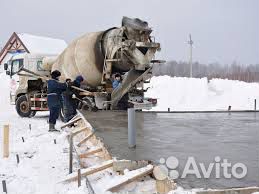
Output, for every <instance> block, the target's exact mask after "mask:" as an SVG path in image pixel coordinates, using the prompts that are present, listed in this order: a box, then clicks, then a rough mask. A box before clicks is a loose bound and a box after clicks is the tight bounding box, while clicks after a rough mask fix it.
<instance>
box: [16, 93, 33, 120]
mask: <svg viewBox="0 0 259 194" xmlns="http://www.w3.org/2000/svg"><path fill="white" fill-rule="evenodd" d="M16 112H17V113H18V115H20V116H21V117H30V116H31V114H33V113H32V111H31V106H30V103H29V102H28V100H27V97H26V96H25V95H22V96H20V97H18V99H17V100H16Z"/></svg>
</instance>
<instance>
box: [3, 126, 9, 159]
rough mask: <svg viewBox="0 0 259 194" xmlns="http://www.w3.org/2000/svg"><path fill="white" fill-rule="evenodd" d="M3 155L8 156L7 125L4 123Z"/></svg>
mask: <svg viewBox="0 0 259 194" xmlns="http://www.w3.org/2000/svg"><path fill="white" fill-rule="evenodd" d="M3 138H4V140H3V148H4V150H3V157H4V158H8V157H9V125H4V134H3Z"/></svg>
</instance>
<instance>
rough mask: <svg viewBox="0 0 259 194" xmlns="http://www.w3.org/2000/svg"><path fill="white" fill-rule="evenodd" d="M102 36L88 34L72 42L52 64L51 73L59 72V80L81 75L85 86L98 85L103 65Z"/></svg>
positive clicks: (98, 33)
mask: <svg viewBox="0 0 259 194" xmlns="http://www.w3.org/2000/svg"><path fill="white" fill-rule="evenodd" d="M102 34H103V32H93V33H88V34H85V35H83V36H81V37H80V38H78V39H76V40H74V41H73V42H72V43H71V44H70V45H69V46H68V47H67V48H66V49H65V50H64V51H63V53H62V54H61V55H60V56H59V57H58V59H57V60H56V62H55V63H54V64H53V66H52V71H53V70H59V71H60V72H61V74H62V76H61V80H65V79H66V78H71V79H72V80H73V79H75V77H76V76H78V75H82V76H83V77H84V83H85V84H87V85H89V86H92V87H96V86H98V85H100V83H101V79H102V71H103V63H104V56H103V53H102V49H101V45H100V42H101V41H100V40H101V38H102Z"/></svg>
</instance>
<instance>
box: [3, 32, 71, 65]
mask: <svg viewBox="0 0 259 194" xmlns="http://www.w3.org/2000/svg"><path fill="white" fill-rule="evenodd" d="M66 47H67V43H66V42H65V41H64V40H62V39H56V38H49V37H43V36H35V35H31V34H26V33H16V32H14V33H13V34H12V35H11V37H10V38H9V40H8V41H7V42H6V44H5V46H4V47H3V48H2V50H1V51H0V65H2V64H4V63H5V62H7V61H8V60H9V59H10V58H11V57H12V56H13V55H15V54H17V53H31V54H45V55H59V54H60V53H61V52H62V51H63V50H64V49H65V48H66Z"/></svg>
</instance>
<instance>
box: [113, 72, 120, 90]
mask: <svg viewBox="0 0 259 194" xmlns="http://www.w3.org/2000/svg"><path fill="white" fill-rule="evenodd" d="M120 84H121V75H120V74H119V73H116V74H115V76H114V80H113V82H112V88H113V89H116V88H117V87H118V86H119V85H120Z"/></svg>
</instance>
